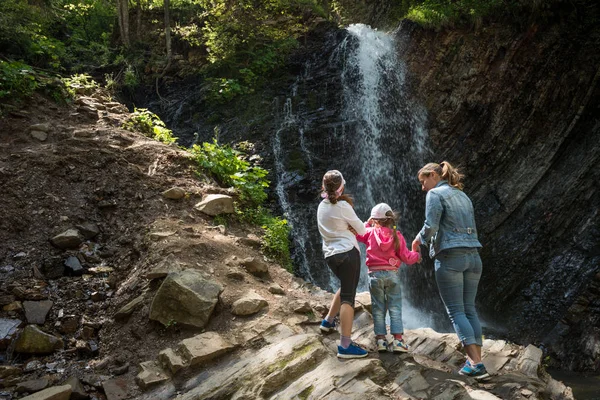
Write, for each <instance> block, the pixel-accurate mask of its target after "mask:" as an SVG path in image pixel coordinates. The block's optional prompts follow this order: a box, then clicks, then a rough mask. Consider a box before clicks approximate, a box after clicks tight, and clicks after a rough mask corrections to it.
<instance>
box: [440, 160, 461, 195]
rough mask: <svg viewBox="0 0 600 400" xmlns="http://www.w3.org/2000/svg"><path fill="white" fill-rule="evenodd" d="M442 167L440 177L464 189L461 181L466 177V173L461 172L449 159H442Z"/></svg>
mask: <svg viewBox="0 0 600 400" xmlns="http://www.w3.org/2000/svg"><path fill="white" fill-rule="evenodd" d="M440 167H441V169H442V173H441V174H440V177H441V178H442V179H443V180H445V181H448V184H449V185H450V186H453V187H455V188H457V189H460V190H462V189H463V187H464V185H463V183H462V182H461V180H462V178H463V177H464V175H463V174H461V173H460V172H459V171H458V169H457V168H454V167H453V166H452V165H451V164H450V163H449V162H448V161H442V162H441V163H440Z"/></svg>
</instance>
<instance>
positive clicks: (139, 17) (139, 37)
mask: <svg viewBox="0 0 600 400" xmlns="http://www.w3.org/2000/svg"><path fill="white" fill-rule="evenodd" d="M136 9H137V14H136V16H135V19H136V21H135V39H136V40H137V41H140V40H142V34H141V32H142V0H137V5H136Z"/></svg>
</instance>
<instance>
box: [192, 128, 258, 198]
mask: <svg viewBox="0 0 600 400" xmlns="http://www.w3.org/2000/svg"><path fill="white" fill-rule="evenodd" d="M190 151H191V153H192V154H193V155H194V157H195V158H196V161H197V162H198V165H200V167H202V168H203V169H205V170H208V171H210V172H211V173H212V174H213V175H214V176H215V178H216V179H217V180H218V181H219V183H221V184H222V185H228V186H233V187H234V188H236V189H238V190H239V192H240V200H241V201H242V202H243V203H244V205H247V206H258V205H260V204H262V203H263V202H264V201H265V200H266V199H267V194H266V193H265V189H266V188H268V187H269V181H268V180H267V178H266V176H267V174H268V172H267V170H265V169H264V168H261V167H256V166H252V165H251V164H250V163H249V162H248V161H246V160H245V159H244V154H243V153H242V152H240V151H237V150H235V149H232V148H231V147H230V146H228V145H219V144H218V143H217V140H216V139H214V140H213V142H212V143H208V142H204V143H202V145H197V144H195V145H194V146H192V149H191V150H190Z"/></svg>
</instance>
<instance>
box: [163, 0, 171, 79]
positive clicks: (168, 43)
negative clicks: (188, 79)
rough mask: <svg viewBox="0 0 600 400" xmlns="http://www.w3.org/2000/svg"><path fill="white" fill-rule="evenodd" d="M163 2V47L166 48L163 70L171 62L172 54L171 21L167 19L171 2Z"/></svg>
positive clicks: (165, 0)
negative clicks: (165, 61) (165, 62)
mask: <svg viewBox="0 0 600 400" xmlns="http://www.w3.org/2000/svg"><path fill="white" fill-rule="evenodd" d="M164 2H165V45H166V48H167V67H166V68H165V70H166V69H167V68H168V67H169V66H170V65H171V60H172V58H173V54H172V52H171V21H170V18H169V5H170V3H171V0H164Z"/></svg>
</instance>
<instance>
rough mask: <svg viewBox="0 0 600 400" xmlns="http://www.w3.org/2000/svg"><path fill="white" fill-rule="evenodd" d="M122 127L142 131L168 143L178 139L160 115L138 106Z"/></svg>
mask: <svg viewBox="0 0 600 400" xmlns="http://www.w3.org/2000/svg"><path fill="white" fill-rule="evenodd" d="M122 127H123V128H124V129H127V130H129V131H132V132H134V131H138V132H142V133H143V134H144V135H146V136H148V137H151V138H153V139H156V140H158V141H159V142H163V143H166V144H171V143H175V141H176V140H177V138H176V137H174V136H173V132H172V131H171V130H170V129H167V127H166V126H165V123H164V122H163V121H162V120H161V119H160V117H159V116H158V115H156V114H154V113H153V112H152V111H149V110H147V109H145V108H136V109H135V111H134V113H133V114H131V116H130V117H129V118H128V119H127V121H125V123H124V124H123V126H122Z"/></svg>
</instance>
